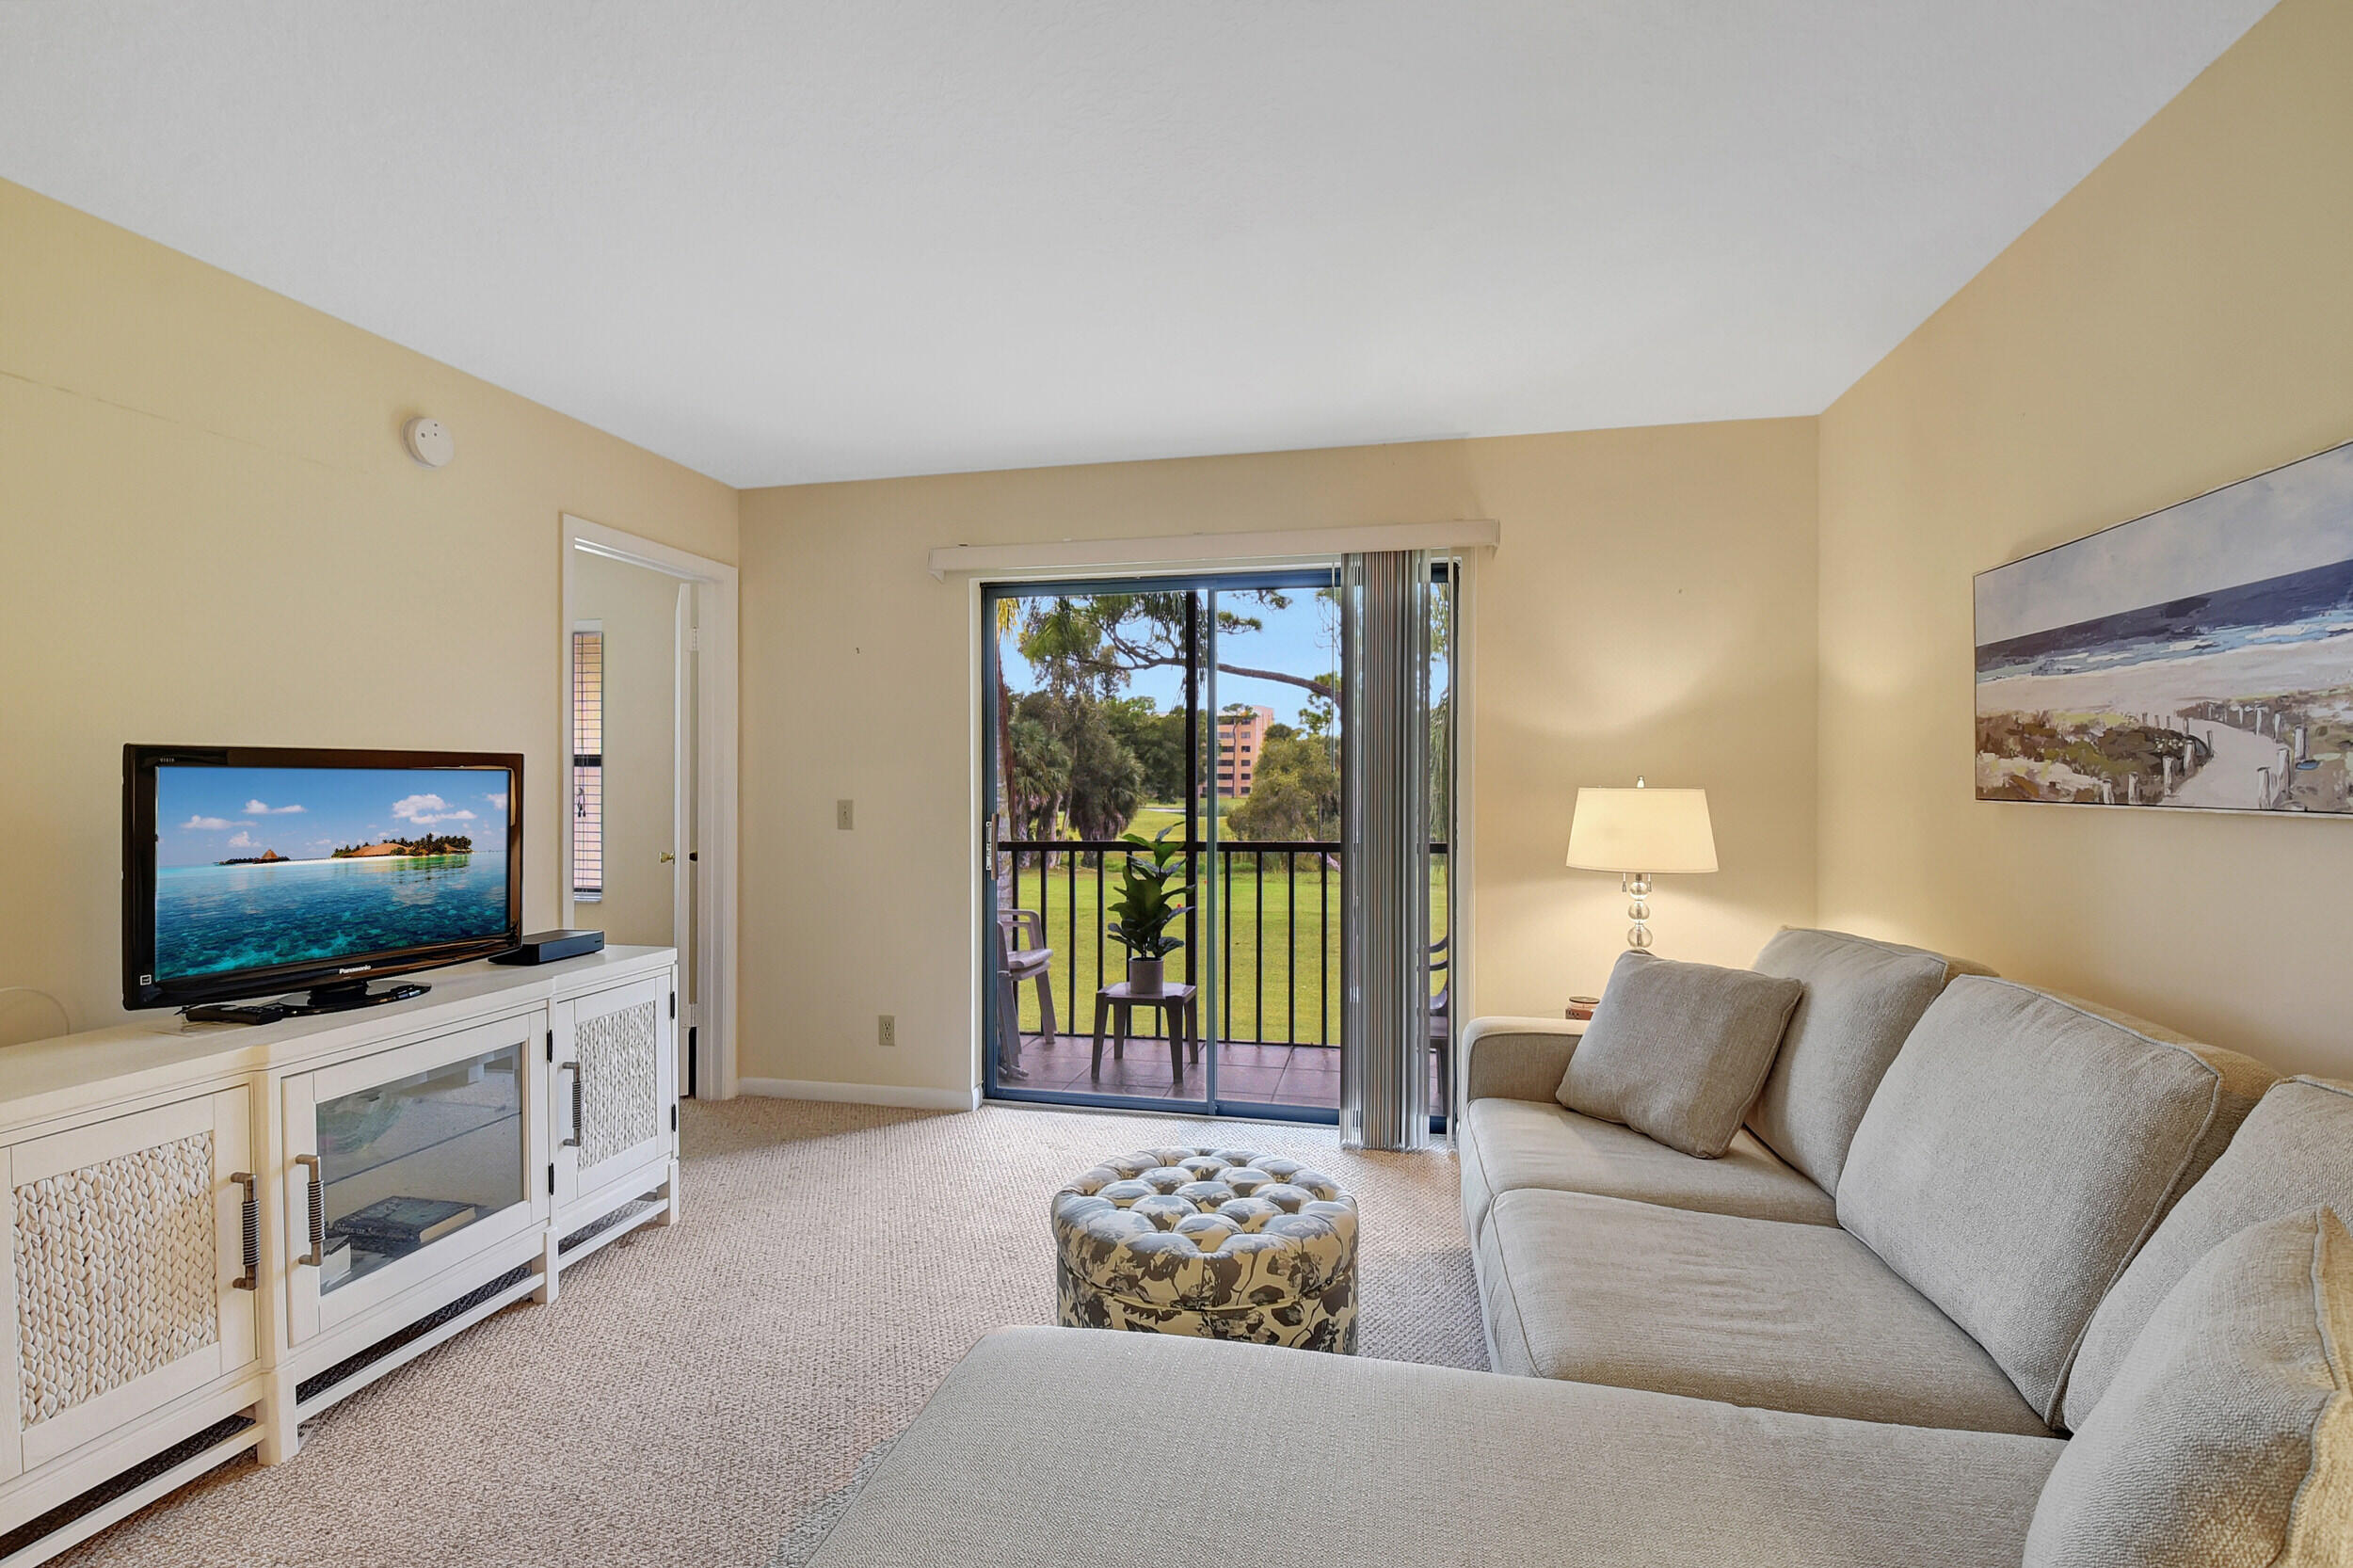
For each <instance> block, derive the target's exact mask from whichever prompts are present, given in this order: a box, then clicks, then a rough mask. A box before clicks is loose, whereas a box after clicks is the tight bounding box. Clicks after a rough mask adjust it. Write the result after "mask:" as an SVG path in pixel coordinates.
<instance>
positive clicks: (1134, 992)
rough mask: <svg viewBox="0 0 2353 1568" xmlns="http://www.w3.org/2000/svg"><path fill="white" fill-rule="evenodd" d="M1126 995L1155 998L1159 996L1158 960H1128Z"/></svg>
mask: <svg viewBox="0 0 2353 1568" xmlns="http://www.w3.org/2000/svg"><path fill="white" fill-rule="evenodd" d="M1128 995H1129V996H1136V997H1157V996H1159V995H1160V960H1159V959H1157V958H1130V959H1128Z"/></svg>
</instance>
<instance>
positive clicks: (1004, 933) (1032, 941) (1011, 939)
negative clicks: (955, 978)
mask: <svg viewBox="0 0 2353 1568" xmlns="http://www.w3.org/2000/svg"><path fill="white" fill-rule="evenodd" d="M1001 866H1002V862H1001V860H1000V861H998V862H997V863H996V865H994V866H992V868H991V869H992V870H995V871H998V872H999V874H998V875H997V876H995V877H994V878H993V880H994V881H995V883H996V886H997V929H996V932H995V934H994V936H995V939H994V941H993V942H992V944H991V950H992V952H991V956H992V958H993V960H994V965H993V967H994V968H995V969H996V971H997V972H996V976H995V979H996V982H997V1025H998V1052H997V1063H998V1070H999V1072H1000V1074H1002V1075H1003V1076H1005V1077H1008V1078H1027V1077H1028V1076H1029V1074H1028V1073H1027V1072H1026V1071H1024V1070H1023V1068H1022V1066H1021V1005H1020V997H1021V989H1020V988H1021V986H1022V985H1023V984H1025V983H1027V982H1030V981H1035V982H1036V983H1037V1011H1038V1035H1039V1038H1040V1039H1041V1040H1042V1041H1044V1042H1045V1043H1046V1044H1047V1045H1049V1046H1050V1045H1052V1044H1053V1043H1054V1039H1055V1034H1056V1030H1055V1027H1054V1024H1055V1020H1054V974H1053V965H1054V950H1053V949H1052V948H1049V947H1048V946H1047V945H1046V917H1045V915H1043V914H1042V913H1040V912H1039V911H1037V910H1035V909H1016V908H1015V907H1013V902H1012V901H1013V884H1012V883H1011V881H1009V880H1008V879H1007V878H1006V877H1005V876H1004V875H1003V874H1002V872H1001Z"/></svg>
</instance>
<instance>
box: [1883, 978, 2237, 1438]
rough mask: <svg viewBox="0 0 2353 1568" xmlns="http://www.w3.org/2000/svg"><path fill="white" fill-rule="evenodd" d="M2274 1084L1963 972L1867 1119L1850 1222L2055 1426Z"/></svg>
mask: <svg viewBox="0 0 2353 1568" xmlns="http://www.w3.org/2000/svg"><path fill="white" fill-rule="evenodd" d="M2267 1077H2268V1074H2267V1073H2266V1072H2265V1069H2264V1068H2262V1067H2261V1066H2259V1065H2258V1064H2255V1063H2252V1062H2249V1061H2248V1060H2247V1059H2246V1058H2245V1057H2241V1056H2237V1055H2235V1054H2234V1053H2233V1052H2229V1051H2217V1050H2214V1049H2213V1048H2208V1047H2200V1048H2191V1047H2190V1046H2189V1045H2187V1044H2185V1043H2181V1042H2179V1041H2178V1040H2176V1039H2173V1038H2168V1037H2164V1032H2162V1031H2158V1030H2156V1029H2154V1028H2153V1026H2147V1025H2141V1026H2135V1025H2131V1024H2128V1023H2126V1022H2123V1021H2121V1020H2119V1019H2117V1018H2115V1017H2113V1016H2103V1015H2102V1014H2099V1013H2097V1012H2095V1011H2093V1010H2091V1009H2090V1008H2089V1007H2087V1006H2085V1005H2084V1004H2082V1003H2079V1002H2075V1001H2073V1000H2069V999H2067V998H2064V997H2057V996H2052V995H2050V994H2048V993H2046V992H2041V991H2036V990H2032V989H2029V988H2028V987H2026V986H2024V985H2017V984H2011V983H2010V982H2009V981H2006V980H1994V979H1991V978H1988V977H1985V976H1980V975H1963V976H1961V978H1960V979H1958V980H1956V981H1954V982H1953V983H1952V984H1951V985H1949V986H1947V987H1946V988H1945V994H1944V995H1943V996H1941V997H1939V998H1938V999H1937V1000H1935V1001H1934V1002H1933V1003H1931V1004H1930V1005H1929V1010H1928V1012H1927V1013H1925V1014H1924V1015H1922V1016H1921V1019H1920V1023H1919V1026H1918V1027H1917V1028H1915V1029H1914V1030H1913V1032H1912V1038H1911V1039H1909V1040H1907V1041H1906V1042H1904V1048H1903V1050H1902V1051H1901V1052H1900V1053H1899V1054H1898V1055H1897V1058H1896V1061H1895V1064H1894V1065H1892V1066H1891V1067H1889V1068H1888V1069H1887V1076H1886V1077H1885V1078H1884V1079H1883V1080H1881V1082H1880V1089H1879V1093H1878V1094H1877V1095H1876V1096H1872V1100H1871V1108H1870V1110H1868V1111H1866V1112H1864V1116H1863V1125H1862V1126H1861V1127H1860V1128H1856V1130H1855V1138H1854V1146H1853V1147H1852V1149H1851V1150H1850V1151H1849V1153H1848V1156H1847V1168H1846V1174H1845V1175H1844V1176H1841V1177H1840V1179H1839V1183H1838V1223H1839V1224H1842V1225H1844V1226H1846V1227H1847V1229H1849V1230H1850V1231H1852V1232H1853V1233H1854V1234H1855V1235H1856V1236H1858V1237H1860V1238H1862V1239H1863V1240H1864V1241H1865V1243H1866V1244H1868V1245H1869V1247H1870V1248H1871V1250H1872V1251H1874V1252H1876V1253H1878V1254H1879V1255H1880V1256H1881V1257H1882V1258H1885V1259H1886V1260H1887V1262H1888V1264H1889V1265H1890V1266H1891V1267H1892V1268H1894V1269H1895V1271H1896V1272H1897V1273H1899V1274H1901V1275H1903V1277H1904V1278H1905V1279H1907V1280H1909V1281H1910V1282H1911V1283H1912V1284H1913V1287H1915V1288H1917V1289H1918V1290H1919V1291H1920V1293H1921V1294H1922V1295H1924V1296H1926V1297H1928V1298H1929V1300H1930V1301H1932V1302H1934V1303H1936V1304H1937V1305H1938V1306H1941V1307H1943V1308H1944V1309H1945V1314H1946V1316H1948V1317H1950V1318H1951V1319H1952V1320H1954V1321H1955V1322H1957V1323H1959V1324H1960V1325H1961V1327H1962V1328H1964V1329H1967V1330H1968V1331H1969V1333H1970V1336H1972V1337H1973V1338H1975V1339H1976V1340H1977V1343H1979V1344H1980V1345H1983V1346H1984V1347H1985V1348H1986V1350H1987V1351H1988V1352H1990V1353H1991V1354H1992V1355H1993V1359H1994V1360H1995V1361H1996V1362H1998V1363H2000V1365H2001V1368H2002V1369H2003V1370H2004V1371H2005V1372H2008V1373H2009V1377H2010V1381H2011V1382H2013V1383H2015V1384H2017V1385H2018V1390H2019V1392H2020V1393H2022V1394H2024V1395H2025V1397H2026V1401H2027V1403H2029V1404H2031V1405H2033V1406H2034V1408H2035V1410H2036V1411H2037V1412H2038V1413H2039V1414H2041V1416H2042V1417H2043V1418H2044V1419H2045V1420H2048V1421H2051V1422H2053V1423H2057V1421H2058V1420H2059V1419H2060V1412H2059V1406H2060V1396H2061V1392H2062V1390H2063V1389H2064V1386H2065V1384H2066V1380H2067V1372H2068V1368H2069V1367H2070V1366H2071V1365H2072V1364H2073V1361H2074V1357H2075V1348H2076V1346H2077V1345H2078V1344H2079V1343H2080V1342H2081V1340H2082V1338H2083V1333H2084V1328H2085V1325H2086V1324H2088V1323H2089V1322H2090V1320H2091V1314H2092V1311H2093V1309H2094V1308H2095V1307H2097V1306H2098V1305H2099V1304H2100V1298H2101V1297H2102V1296H2103V1295H2105V1293H2106V1292H2107V1289H2108V1287H2109V1286H2111V1285H2113V1284H2114V1283H2115V1282H2116V1279H2117V1276H2118V1275H2119V1274H2121V1272H2123V1269H2124V1265H2125V1264H2127V1263H2129V1262H2130V1261H2132V1257H2133V1254H2134V1253H2135V1252H2137V1251H2138V1250H2139V1247H2140V1243H2141V1241H2142V1240H2144V1239H2145V1238H2146V1237H2147V1236H2148V1235H2149V1233H2150V1232H2151V1231H2153V1230H2154V1229H2155V1228H2156V1224H2157V1222H2158V1221H2159V1220H2160V1219H2162V1218H2164V1216H2165V1211H2166V1209H2167V1208H2168V1207H2169V1205H2170V1204H2171V1202H2172V1201H2173V1199H2174V1197H2175V1196H2176V1195H2177V1194H2178V1193H2180V1192H2182V1191H2183V1190H2184V1189H2185V1188H2186V1187H2187V1186H2188V1184H2189V1183H2190V1182H2192V1181H2194V1180H2196V1179H2197V1177H2198V1176H2199V1175H2200V1174H2201V1172H2202V1171H2203V1169H2204V1166H2203V1164H2202V1163H2201V1161H2202V1160H2211V1159H2212V1158H2213V1153H2210V1152H2208V1151H2214V1152H2219V1147H2218V1140H2217V1137H2216V1136H2215V1135H2216V1132H2217V1128H2219V1127H2228V1128H2235V1127H2236V1126H2237V1124H2238V1122H2239V1121H2240V1120H2241V1119H2243V1118H2244V1116H2245V1115H2246V1112H2247V1109H2248V1108H2249V1107H2251V1105H2252V1104H2253V1096H2256V1095H2260V1094H2261V1092H2262V1090H2261V1087H2260V1086H2259V1084H2260V1082H2261V1081H2262V1080H2265V1079H2267Z"/></svg>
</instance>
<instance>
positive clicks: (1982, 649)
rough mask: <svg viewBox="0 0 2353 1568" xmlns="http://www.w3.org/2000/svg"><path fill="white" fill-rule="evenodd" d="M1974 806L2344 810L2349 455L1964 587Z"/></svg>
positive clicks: (2352, 580)
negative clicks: (1971, 590) (1971, 592)
mask: <svg viewBox="0 0 2353 1568" xmlns="http://www.w3.org/2000/svg"><path fill="white" fill-rule="evenodd" d="M1976 641H1977V798H1979V799H1980V800H2016V801H2056V802H2062V803H2066V804H2071V805H2076V806H2119V807H2135V806H2148V807H2180V808H2192V809H2203V810H2222V811H2295V812H2304V813H2308V814H2309V813H2317V814H2321V815H2330V816H2342V815H2345V814H2347V813H2348V812H2353V794H2349V793H2348V789H2347V786H2348V782H2353V779H2349V776H2348V771H2347V770H2348V763H2353V443H2347V444H2346V445H2344V446H2340V447H2335V448H2332V449H2331V450H2329V451H2327V452H2323V453H2320V454H2319V455H2317V456H2312V457H2307V458H2304V459H2303V460H2302V461H2300V462H2295V463H2290V464H2288V465H2287V466H2286V467H2284V468H2278V469H2274V470H2272V471H2271V472H2268V473H2262V474H2258V475H2256V476H2255V477H2254V478H2252V479H2245V480H2241V481H2240V482H2239V483H2237V484H2235V485H2230V486H2226V487H2224V488H2221V489H2218V490H2214V491H2211V492H2209V493H2207V494H2205V495H2201V496H2199V497H2197V498H2196V499H2194V500H2190V501H2185V502H2183V503H2181V504H2178V505H2175V506H2169V507H2167V508H2166V509H2165V510H2164V511H2161V512H2153V513H2151V514H2150V515H2149V516H2147V517H2145V518H2139V519H2137V520H2134V521H2131V522H2125V523H2120V524H2118V525H2117V526H2115V527H2113V528H2109V529H2106V530H2104V531H2103V532H2101V533H2098V534H2094V535H2091V536H2089V537H2088V538H2082V539H2077V540H2075V541H2074V542H2073V543H2072V544H2064V545H2059V546H2057V547H2056V548H2054V549H2051V550H2046V551H2043V552H2041V553H2040V554H2037V555H2030V556H2028V557H2026V558H2025V560H2022V561H2013V562H2011V563H2010V564H2009V565H2008V566H2004V567H1996V568H1993V570H1991V571H1987V572H1981V573H1979V574H1978V576H1977V636H1976Z"/></svg>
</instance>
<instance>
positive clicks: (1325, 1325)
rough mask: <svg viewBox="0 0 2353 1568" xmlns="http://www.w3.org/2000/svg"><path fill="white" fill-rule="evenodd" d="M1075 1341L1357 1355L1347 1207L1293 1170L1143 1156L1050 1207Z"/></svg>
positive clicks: (1108, 1164)
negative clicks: (1130, 1340) (1135, 1336)
mask: <svg viewBox="0 0 2353 1568" xmlns="http://www.w3.org/2000/svg"><path fill="white" fill-rule="evenodd" d="M1053 1212H1054V1277H1055V1294H1056V1295H1057V1297H1058V1298H1059V1302H1060V1312H1059V1316H1060V1318H1061V1320H1062V1321H1063V1323H1064V1325H1065V1326H1068V1327H1071V1328H1119V1329H1134V1330H1138V1331H1141V1332H1144V1333H1150V1334H1182V1335H1189V1336H1193V1338H1196V1339H1248V1340H1252V1341H1255V1342H1256V1343H1258V1344H1261V1345H1289V1346H1293V1347H1295V1348H1298V1349H1301V1350H1310V1351H1337V1352H1340V1353H1341V1354H1343V1355H1353V1354H1354V1353H1355V1350H1356V1200H1355V1199H1354V1198H1352V1197H1350V1196H1349V1195H1348V1194H1347V1193H1346V1192H1341V1191H1340V1189H1339V1187H1338V1185H1337V1183H1335V1182H1334V1181H1333V1180H1332V1178H1331V1177H1330V1176H1324V1175H1322V1174H1321V1173H1320V1172H1317V1171H1311V1170H1309V1169H1308V1168H1307V1167H1306V1166H1305V1165H1302V1164H1301V1163H1300V1162H1299V1161H1298V1160H1284V1159H1281V1158H1279V1157H1277V1156H1274V1155H1257V1154H1251V1153H1248V1152H1247V1151H1244V1150H1241V1149H1210V1148H1178V1149H1142V1150H1139V1151H1138V1152H1136V1153H1134V1154H1123V1155H1121V1156H1119V1157H1118V1158H1117V1159H1115V1160H1105V1161H1103V1163H1101V1164H1100V1165H1097V1166H1096V1167H1095V1168H1094V1169H1093V1170H1091V1171H1088V1172H1087V1173H1086V1174H1085V1175H1083V1176H1079V1177H1078V1178H1076V1179H1075V1180H1073V1181H1072V1182H1071V1183H1070V1184H1069V1185H1068V1186H1067V1187H1064V1189H1063V1190H1062V1191H1061V1192H1057V1193H1055V1194H1054V1208H1053Z"/></svg>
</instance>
